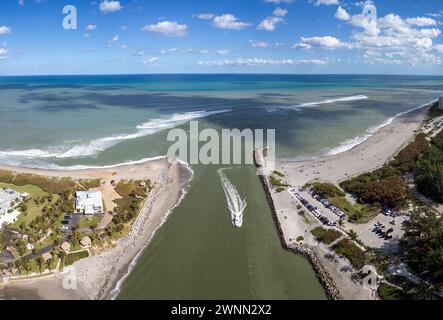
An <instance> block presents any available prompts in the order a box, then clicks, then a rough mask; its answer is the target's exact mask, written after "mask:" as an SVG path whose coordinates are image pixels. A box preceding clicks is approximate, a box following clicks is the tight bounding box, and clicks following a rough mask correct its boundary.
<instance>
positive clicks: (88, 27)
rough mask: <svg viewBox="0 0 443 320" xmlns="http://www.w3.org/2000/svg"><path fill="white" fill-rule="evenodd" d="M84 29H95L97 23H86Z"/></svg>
mask: <svg viewBox="0 0 443 320" xmlns="http://www.w3.org/2000/svg"><path fill="white" fill-rule="evenodd" d="M85 29H86V30H89V31H94V30H95V29H97V25H96V24H88V25H87V26H86V28H85Z"/></svg>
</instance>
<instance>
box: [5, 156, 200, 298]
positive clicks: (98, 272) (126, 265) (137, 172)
mask: <svg viewBox="0 0 443 320" xmlns="http://www.w3.org/2000/svg"><path fill="white" fill-rule="evenodd" d="M0 169H2V170H10V171H15V172H24V173H32V174H38V175H44V176H52V177H71V178H74V179H95V178H101V179H102V181H105V183H104V186H110V181H111V180H115V181H119V180H130V179H144V180H145V179H150V180H151V181H152V182H153V183H155V187H154V189H153V190H152V191H151V193H150V195H149V197H148V199H147V200H146V201H145V203H144V205H143V208H142V209H141V212H140V214H139V216H138V217H137V219H136V221H135V222H134V224H133V226H132V229H131V231H130V233H129V234H128V235H127V236H126V237H125V238H122V239H120V240H119V241H118V242H117V243H116V244H115V246H114V247H113V248H111V249H108V250H106V251H104V252H101V253H99V254H96V255H94V256H91V257H89V258H86V259H83V260H80V261H77V262H76V263H75V264H74V265H73V266H72V267H71V268H68V270H66V271H65V272H63V273H61V274H56V275H53V276H48V277H45V278H41V279H29V280H18V281H11V282H9V283H8V284H6V285H5V287H4V288H0V298H5V299H57V300H66V299H67V300H72V299H76V300H80V299H111V298H115V296H116V294H117V293H118V286H119V285H120V284H121V281H120V282H119V280H121V279H122V277H124V276H125V275H126V274H127V273H128V272H129V271H130V270H131V268H132V266H133V264H135V262H136V259H137V256H138V255H139V254H141V253H142V252H143V250H144V249H145V248H146V246H147V245H148V244H149V242H150V241H151V239H152V238H153V236H154V235H155V232H156V231H157V230H158V229H159V228H160V227H161V225H162V224H163V222H164V221H165V220H166V219H167V217H168V215H169V213H170V212H171V211H172V209H173V208H174V207H175V206H176V205H177V204H178V203H179V202H180V201H181V199H182V198H183V196H184V193H185V188H186V186H187V184H188V182H189V181H190V179H191V178H192V171H190V169H189V168H188V167H186V166H185V165H183V164H181V163H176V164H169V163H168V161H167V160H166V159H165V158H159V159H155V160H152V161H146V162H142V163H136V164H130V165H121V166H115V167H105V168H97V169H85V170H72V171H59V170H40V169H25V168H14V167H9V166H0ZM103 191H104V192H107V190H103ZM67 275H69V279H72V277H74V278H75V279H76V286H75V287H76V288H75V289H64V286H63V282H66V281H67V278H66V276H67ZM72 287H74V286H71V288H72ZM116 287H117V288H116ZM114 289H117V290H114Z"/></svg>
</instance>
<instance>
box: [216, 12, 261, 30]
mask: <svg viewBox="0 0 443 320" xmlns="http://www.w3.org/2000/svg"><path fill="white" fill-rule="evenodd" d="M213 25H214V27H217V28H220V29H232V30H242V29H245V28H248V27H250V26H251V25H252V24H251V23H248V22H242V21H239V20H238V18H237V17H235V16H234V15H232V14H230V13H227V14H224V15H221V16H217V17H214V21H213Z"/></svg>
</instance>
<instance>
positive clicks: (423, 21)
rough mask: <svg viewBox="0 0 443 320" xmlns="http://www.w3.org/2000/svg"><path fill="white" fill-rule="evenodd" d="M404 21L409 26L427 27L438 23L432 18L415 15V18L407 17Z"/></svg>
mask: <svg viewBox="0 0 443 320" xmlns="http://www.w3.org/2000/svg"><path fill="white" fill-rule="evenodd" d="M405 22H406V23H407V24H409V25H411V26H418V27H429V26H436V25H437V24H438V23H437V21H435V20H434V19H431V18H427V17H415V18H407V19H406V20H405Z"/></svg>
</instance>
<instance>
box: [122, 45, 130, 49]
mask: <svg viewBox="0 0 443 320" xmlns="http://www.w3.org/2000/svg"><path fill="white" fill-rule="evenodd" d="M128 48H129V46H128V45H127V44H124V45H122V46H121V49H128Z"/></svg>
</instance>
